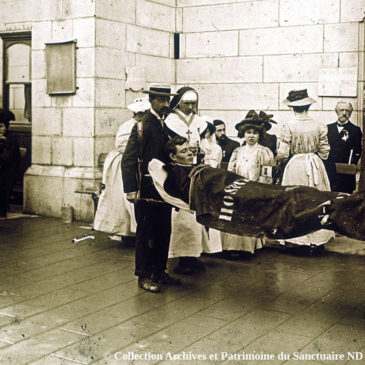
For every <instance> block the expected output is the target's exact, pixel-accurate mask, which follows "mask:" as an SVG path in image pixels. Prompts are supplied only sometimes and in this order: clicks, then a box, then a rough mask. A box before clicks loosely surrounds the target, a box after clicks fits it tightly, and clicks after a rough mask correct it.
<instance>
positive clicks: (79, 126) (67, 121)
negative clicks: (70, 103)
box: [63, 108, 94, 137]
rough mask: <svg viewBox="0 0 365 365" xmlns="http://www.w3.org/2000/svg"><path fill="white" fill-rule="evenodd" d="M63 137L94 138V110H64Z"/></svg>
mask: <svg viewBox="0 0 365 365" xmlns="http://www.w3.org/2000/svg"><path fill="white" fill-rule="evenodd" d="M63 135H64V136H74V137H92V136H93V135H94V109H93V108H65V109H64V110H63Z"/></svg>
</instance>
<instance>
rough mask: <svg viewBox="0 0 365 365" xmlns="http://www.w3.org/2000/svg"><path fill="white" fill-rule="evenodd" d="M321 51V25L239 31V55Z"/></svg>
mask: <svg viewBox="0 0 365 365" xmlns="http://www.w3.org/2000/svg"><path fill="white" fill-rule="evenodd" d="M322 51H323V27H322V26H320V25H318V26H303V27H280V28H267V29H245V30H241V31H240V55H242V56H246V55H269V54H292V53H317V52H322Z"/></svg>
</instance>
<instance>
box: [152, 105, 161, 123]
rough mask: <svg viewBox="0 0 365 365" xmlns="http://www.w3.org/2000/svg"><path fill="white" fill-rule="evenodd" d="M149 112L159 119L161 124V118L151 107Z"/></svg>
mask: <svg viewBox="0 0 365 365" xmlns="http://www.w3.org/2000/svg"><path fill="white" fill-rule="evenodd" d="M150 111H151V113H152V114H153V115H154V116H155V117H156V118H157V119H158V120H159V121H160V123H161V124H162V125H163V119H162V118H161V117H160V116H159V115H158V114H157V112H155V111H154V110H153V109H152V108H151V109H150Z"/></svg>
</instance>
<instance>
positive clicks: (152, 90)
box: [142, 83, 176, 96]
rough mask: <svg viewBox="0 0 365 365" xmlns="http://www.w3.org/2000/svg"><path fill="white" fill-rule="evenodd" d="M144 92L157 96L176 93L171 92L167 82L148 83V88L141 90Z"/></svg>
mask: <svg viewBox="0 0 365 365" xmlns="http://www.w3.org/2000/svg"><path fill="white" fill-rule="evenodd" d="M142 92H143V93H144V94H149V95H157V96H175V95H176V94H174V93H171V86H170V85H167V84H157V83H153V84H150V86H149V88H148V90H143V91H142Z"/></svg>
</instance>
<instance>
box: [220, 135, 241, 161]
mask: <svg viewBox="0 0 365 365" xmlns="http://www.w3.org/2000/svg"><path fill="white" fill-rule="evenodd" d="M217 142H218V144H219V146H220V147H221V148H222V153H223V157H222V162H229V160H230V158H231V156H232V152H233V151H234V150H235V149H236V148H237V147H239V146H240V144H239V143H238V142H237V141H234V140H233V139H230V138H228V137H226V138H225V139H224V140H223V141H222V140H218V139H217Z"/></svg>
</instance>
